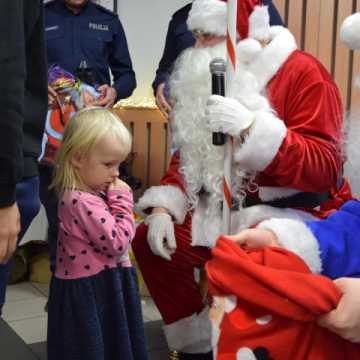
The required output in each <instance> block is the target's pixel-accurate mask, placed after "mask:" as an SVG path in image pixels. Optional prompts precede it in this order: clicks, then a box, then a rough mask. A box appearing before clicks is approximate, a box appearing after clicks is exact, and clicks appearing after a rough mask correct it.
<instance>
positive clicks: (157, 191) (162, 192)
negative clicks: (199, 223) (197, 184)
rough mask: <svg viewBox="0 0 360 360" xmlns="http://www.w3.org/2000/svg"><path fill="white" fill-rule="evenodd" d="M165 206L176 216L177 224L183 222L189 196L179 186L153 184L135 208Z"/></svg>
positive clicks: (137, 209)
mask: <svg viewBox="0 0 360 360" xmlns="http://www.w3.org/2000/svg"><path fill="white" fill-rule="evenodd" d="M154 207H163V208H165V209H167V210H168V211H169V213H170V214H171V216H172V217H174V219H175V222H176V223H177V224H182V223H183V222H184V220H185V216H186V213H187V197H186V195H185V194H184V193H183V192H182V191H181V190H180V189H179V188H177V187H175V186H171V185H162V186H153V187H151V188H150V189H148V190H146V191H145V193H144V195H143V196H142V197H141V198H140V199H139V201H138V203H137V204H136V207H135V210H136V211H139V212H145V211H146V209H149V208H154Z"/></svg>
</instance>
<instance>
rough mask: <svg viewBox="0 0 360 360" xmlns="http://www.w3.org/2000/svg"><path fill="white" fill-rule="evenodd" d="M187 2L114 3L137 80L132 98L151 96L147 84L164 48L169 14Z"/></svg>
mask: <svg viewBox="0 0 360 360" xmlns="http://www.w3.org/2000/svg"><path fill="white" fill-rule="evenodd" d="M189 2H190V0H118V14H119V17H120V20H121V23H122V24H123V26H124V28H125V33H126V37H127V40H128V45H129V50H130V54H131V58H132V61H133V66H134V70H135V73H136V79H137V83H138V86H137V89H136V90H135V92H134V95H133V96H134V99H135V100H138V99H140V98H141V97H149V96H152V89H151V83H152V81H153V79H154V76H155V71H156V69H157V65H158V63H159V60H160V58H161V54H162V51H163V48H164V45H165V37H166V31H167V27H168V24H169V21H170V19H171V15H172V14H173V13H174V12H175V11H176V10H178V9H179V8H180V7H182V6H184V5H186V4H187V3H189Z"/></svg>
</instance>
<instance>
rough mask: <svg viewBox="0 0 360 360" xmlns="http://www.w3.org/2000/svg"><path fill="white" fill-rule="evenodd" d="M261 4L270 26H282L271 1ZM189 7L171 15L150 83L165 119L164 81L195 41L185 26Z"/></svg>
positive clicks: (169, 107)
mask: <svg viewBox="0 0 360 360" xmlns="http://www.w3.org/2000/svg"><path fill="white" fill-rule="evenodd" d="M262 4H263V5H266V6H268V7H269V14H270V25H283V22H282V20H281V17H280V15H279V13H278V11H277V10H276V7H275V6H274V4H273V3H272V0H263V1H262ZM191 6H192V3H189V4H187V5H185V6H183V7H182V8H180V9H179V10H178V11H176V12H175V13H174V14H173V16H172V18H171V20H170V23H169V27H168V31H167V34H166V42H165V48H164V52H163V55H162V57H161V60H160V62H159V66H158V69H157V70H156V77H155V80H154V82H153V83H152V87H153V89H154V93H155V98H156V104H157V106H158V107H159V109H160V110H161V112H162V113H163V114H164V116H165V117H166V118H167V117H168V114H169V112H170V111H171V106H170V104H169V103H168V101H167V94H166V80H167V78H168V77H169V75H170V73H171V70H172V66H173V64H174V62H175V60H176V58H177V57H178V56H179V55H180V53H181V52H182V51H183V50H185V49H187V48H188V47H190V46H193V45H194V44H195V39H194V37H193V35H192V33H191V32H190V31H189V30H188V28H187V25H186V20H187V18H188V14H189V11H190V10H191Z"/></svg>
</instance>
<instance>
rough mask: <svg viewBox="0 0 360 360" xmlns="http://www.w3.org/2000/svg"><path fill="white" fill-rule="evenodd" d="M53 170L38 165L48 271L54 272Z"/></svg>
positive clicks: (55, 198)
mask: <svg viewBox="0 0 360 360" xmlns="http://www.w3.org/2000/svg"><path fill="white" fill-rule="evenodd" d="M53 172H54V168H53V167H51V166H45V165H40V166H39V173H40V201H41V203H42V204H43V205H44V208H45V212H46V217H47V220H48V224H49V226H48V233H47V241H48V246H49V256H50V270H51V272H52V273H54V272H55V265H56V246H57V233H58V224H59V220H58V196H57V194H56V192H55V191H54V190H53V189H51V190H49V186H50V184H51V181H52V178H53Z"/></svg>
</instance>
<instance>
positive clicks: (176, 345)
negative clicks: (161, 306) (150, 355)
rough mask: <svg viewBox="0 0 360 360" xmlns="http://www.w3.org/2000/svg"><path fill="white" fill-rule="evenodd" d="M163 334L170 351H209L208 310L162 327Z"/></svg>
mask: <svg viewBox="0 0 360 360" xmlns="http://www.w3.org/2000/svg"><path fill="white" fill-rule="evenodd" d="M163 329H164V333H165V337H166V340H167V343H168V345H169V348H170V350H177V351H183V352H187V353H193V354H194V353H207V352H209V351H211V330H212V326H211V322H210V319H209V308H208V307H206V308H204V309H203V310H202V311H201V313H199V314H193V315H191V316H189V317H187V318H184V319H181V320H178V321H176V322H174V323H172V324H170V325H165V326H164V328H163Z"/></svg>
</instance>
